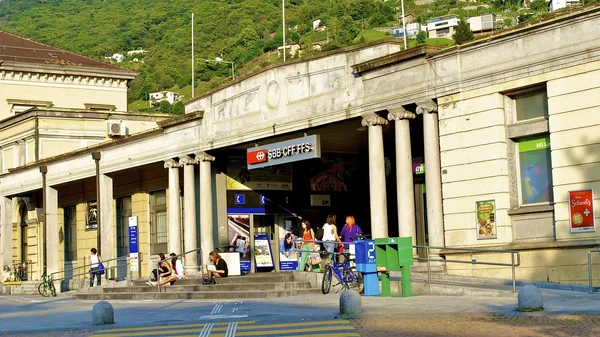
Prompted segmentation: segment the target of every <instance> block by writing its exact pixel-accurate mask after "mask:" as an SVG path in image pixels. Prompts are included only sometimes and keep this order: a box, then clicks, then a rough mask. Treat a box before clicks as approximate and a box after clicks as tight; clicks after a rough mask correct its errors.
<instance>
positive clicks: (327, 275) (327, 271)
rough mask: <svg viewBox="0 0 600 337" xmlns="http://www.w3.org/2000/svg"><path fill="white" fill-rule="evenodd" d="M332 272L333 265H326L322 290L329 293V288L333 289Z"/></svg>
mask: <svg viewBox="0 0 600 337" xmlns="http://www.w3.org/2000/svg"><path fill="white" fill-rule="evenodd" d="M332 273H333V271H332V270H331V266H329V265H327V266H325V270H324V271H323V282H322V283H321V291H322V292H323V294H329V290H331V278H332V275H331V274H332Z"/></svg>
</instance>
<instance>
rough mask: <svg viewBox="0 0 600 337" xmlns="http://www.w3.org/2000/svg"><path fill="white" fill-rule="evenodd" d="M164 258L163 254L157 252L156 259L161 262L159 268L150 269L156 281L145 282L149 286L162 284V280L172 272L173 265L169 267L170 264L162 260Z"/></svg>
mask: <svg viewBox="0 0 600 337" xmlns="http://www.w3.org/2000/svg"><path fill="white" fill-rule="evenodd" d="M164 259H165V254H163V253H158V260H159V261H162V262H161V263H160V265H159V266H158V268H159V269H154V270H152V274H153V275H154V277H155V279H156V281H154V282H153V281H148V282H146V284H147V285H149V286H150V287H156V286H158V285H159V283H160V284H161V285H162V282H163V280H164V279H167V278H168V277H169V276H171V274H172V273H173V267H171V264H170V263H169V262H167V261H163V260H164ZM169 282H170V281H169Z"/></svg>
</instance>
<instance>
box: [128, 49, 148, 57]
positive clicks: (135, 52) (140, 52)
mask: <svg viewBox="0 0 600 337" xmlns="http://www.w3.org/2000/svg"><path fill="white" fill-rule="evenodd" d="M135 54H146V51H145V50H144V49H142V48H140V49H135V50H130V51H128V52H127V56H132V55H135Z"/></svg>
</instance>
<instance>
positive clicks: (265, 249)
mask: <svg viewBox="0 0 600 337" xmlns="http://www.w3.org/2000/svg"><path fill="white" fill-rule="evenodd" d="M254 261H255V262H256V268H265V267H273V256H271V245H270V244H269V235H268V234H266V233H257V234H254Z"/></svg>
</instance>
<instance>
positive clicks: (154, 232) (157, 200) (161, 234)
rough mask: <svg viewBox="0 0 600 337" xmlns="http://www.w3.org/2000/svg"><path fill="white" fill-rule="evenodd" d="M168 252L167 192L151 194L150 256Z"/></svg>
mask: <svg viewBox="0 0 600 337" xmlns="http://www.w3.org/2000/svg"><path fill="white" fill-rule="evenodd" d="M166 251H167V192H166V191H165V190H162V191H156V192H152V193H150V254H158V253H164V252H166Z"/></svg>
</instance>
